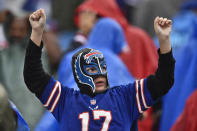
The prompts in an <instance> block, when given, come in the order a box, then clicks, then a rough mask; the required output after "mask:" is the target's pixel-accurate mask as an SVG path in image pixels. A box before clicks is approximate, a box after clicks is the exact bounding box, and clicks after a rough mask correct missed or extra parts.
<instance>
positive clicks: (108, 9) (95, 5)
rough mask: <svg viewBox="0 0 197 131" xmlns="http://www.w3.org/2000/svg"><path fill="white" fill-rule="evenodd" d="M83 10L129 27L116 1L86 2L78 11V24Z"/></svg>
mask: <svg viewBox="0 0 197 131" xmlns="http://www.w3.org/2000/svg"><path fill="white" fill-rule="evenodd" d="M83 10H91V11H93V12H95V13H97V14H98V15H100V16H103V17H110V18H113V19H115V20H116V21H117V22H118V23H119V24H120V25H121V26H122V27H126V26H127V25H128V22H127V20H126V19H125V17H124V16H123V14H122V12H121V11H120V9H119V7H118V5H117V4H116V2H115V0H86V1H85V2H84V3H82V4H81V5H80V6H79V7H78V8H77V9H76V15H75V22H76V24H77V23H78V13H79V12H81V11H83ZM114 14H115V15H114Z"/></svg>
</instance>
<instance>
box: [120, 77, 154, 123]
mask: <svg viewBox="0 0 197 131" xmlns="http://www.w3.org/2000/svg"><path fill="white" fill-rule="evenodd" d="M123 90H124V97H125V98H126V105H127V107H128V108H129V110H128V111H129V114H130V115H131V116H132V118H133V120H136V119H137V118H138V116H139V115H140V114H141V113H143V112H144V111H145V110H147V109H148V108H150V107H151V106H152V105H153V104H154V103H155V102H154V100H153V99H152V97H151V94H150V92H149V91H148V89H147V80H146V79H141V80H136V81H135V82H134V83H133V84H130V85H128V86H126V87H125V88H123Z"/></svg>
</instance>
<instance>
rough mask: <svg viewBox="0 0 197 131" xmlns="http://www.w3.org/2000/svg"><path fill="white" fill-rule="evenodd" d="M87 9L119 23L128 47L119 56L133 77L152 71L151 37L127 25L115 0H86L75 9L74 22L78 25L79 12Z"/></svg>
mask: <svg viewBox="0 0 197 131" xmlns="http://www.w3.org/2000/svg"><path fill="white" fill-rule="evenodd" d="M87 10H88V11H92V12H94V13H96V14H97V15H98V16H100V17H110V18H112V19H114V20H116V21H117V22H118V23H119V24H120V25H121V27H122V28H123V30H124V34H125V37H126V40H127V43H128V49H127V50H123V51H122V52H121V53H120V54H119V56H120V58H121V59H122V60H123V62H124V63H125V64H126V66H127V67H128V69H129V71H130V72H131V74H132V75H133V76H134V77H135V78H137V79H139V78H144V77H147V76H148V75H150V74H151V73H154V71H155V70H156V68H157V59H158V56H157V51H156V47H155V46H154V44H153V41H152V39H151V38H150V37H149V36H148V35H147V34H146V33H145V32H144V31H143V30H142V29H140V28H138V27H133V26H131V25H129V23H128V22H127V20H126V18H125V17H124V15H123V14H122V12H121V10H120V9H119V7H118V5H117V4H116V2H115V0H107V1H106V0H86V1H85V2H84V3H82V4H81V5H80V6H79V7H78V8H77V10H76V15H75V22H76V24H77V25H78V26H79V16H80V15H79V14H80V12H82V11H87ZM128 58H129V59H128Z"/></svg>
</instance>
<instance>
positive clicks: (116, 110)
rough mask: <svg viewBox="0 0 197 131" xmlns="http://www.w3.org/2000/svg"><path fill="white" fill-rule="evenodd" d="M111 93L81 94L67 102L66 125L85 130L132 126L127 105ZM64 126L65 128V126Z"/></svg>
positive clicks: (116, 128)
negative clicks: (87, 95)
mask: <svg viewBox="0 0 197 131" xmlns="http://www.w3.org/2000/svg"><path fill="white" fill-rule="evenodd" d="M121 103H122V102H121V99H116V97H111V96H110V95H108V94H107V95H101V96H98V97H96V98H89V97H83V96H79V97H76V98H75V99H73V100H70V101H69V102H67V106H69V108H65V110H64V116H65V117H63V118H62V122H66V123H65V124H61V125H65V127H66V128H67V129H73V130H76V131H78V130H80V131H81V130H83V131H92V130H94V131H100V130H101V131H108V130H113V131H115V130H126V129H127V128H129V127H130V120H129V119H128V115H127V110H126V107H125V106H124V105H123V104H121ZM65 127H64V128H65Z"/></svg>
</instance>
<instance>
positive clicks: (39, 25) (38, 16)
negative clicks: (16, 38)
mask: <svg viewBox="0 0 197 131" xmlns="http://www.w3.org/2000/svg"><path fill="white" fill-rule="evenodd" d="M29 21H30V24H31V26H32V30H34V31H36V32H37V33H42V32H43V31H44V27H45V25H46V15H45V13H44V10H43V9H39V10H37V11H35V12H33V13H32V14H31V15H30V17H29Z"/></svg>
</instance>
